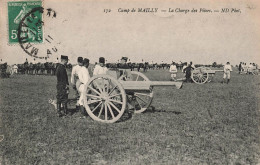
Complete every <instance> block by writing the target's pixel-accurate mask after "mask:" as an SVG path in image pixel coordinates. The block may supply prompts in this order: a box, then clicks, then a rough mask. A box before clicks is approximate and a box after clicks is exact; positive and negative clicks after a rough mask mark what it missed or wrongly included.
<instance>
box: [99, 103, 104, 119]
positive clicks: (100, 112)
mask: <svg viewBox="0 0 260 165" xmlns="http://www.w3.org/2000/svg"><path fill="white" fill-rule="evenodd" d="M101 104H102V106H101V108H100V111H99V114H98V118H99V117H100V115H101V114H102V111H103V109H104V104H103V103H101Z"/></svg>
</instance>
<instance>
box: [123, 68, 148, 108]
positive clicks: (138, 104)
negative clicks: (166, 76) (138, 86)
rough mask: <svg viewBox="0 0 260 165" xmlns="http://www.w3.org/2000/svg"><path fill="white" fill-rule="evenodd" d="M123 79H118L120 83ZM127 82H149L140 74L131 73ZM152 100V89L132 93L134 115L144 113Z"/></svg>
mask: <svg viewBox="0 0 260 165" xmlns="http://www.w3.org/2000/svg"><path fill="white" fill-rule="evenodd" d="M123 78H124V77H123V76H121V77H120V78H119V80H120V81H123V80H124V79H123ZM128 81H150V80H149V79H148V77H146V76H145V75H144V74H143V73H141V72H136V71H131V79H130V80H128ZM152 100H153V88H152V87H151V88H150V89H149V90H142V91H134V102H135V113H142V112H144V111H145V110H146V109H147V108H148V107H149V106H150V105H151V103H152Z"/></svg>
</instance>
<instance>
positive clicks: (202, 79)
mask: <svg viewBox="0 0 260 165" xmlns="http://www.w3.org/2000/svg"><path fill="white" fill-rule="evenodd" d="M208 78H209V75H208V73H207V72H206V71H205V69H204V68H196V69H195V70H194V71H193V72H192V73H191V79H192V80H193V82H195V83H196V84H204V83H206V82H207V81H208Z"/></svg>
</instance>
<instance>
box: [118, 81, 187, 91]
mask: <svg viewBox="0 0 260 165" xmlns="http://www.w3.org/2000/svg"><path fill="white" fill-rule="evenodd" d="M120 83H121V84H122V85H123V87H124V89H125V90H149V89H150V87H154V86H175V87H176V88H177V89H180V88H181V87H182V82H176V81H120Z"/></svg>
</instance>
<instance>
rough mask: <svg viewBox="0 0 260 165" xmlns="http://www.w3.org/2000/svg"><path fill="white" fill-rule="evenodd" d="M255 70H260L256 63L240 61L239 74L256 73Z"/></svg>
mask: <svg viewBox="0 0 260 165" xmlns="http://www.w3.org/2000/svg"><path fill="white" fill-rule="evenodd" d="M255 70H258V65H257V64H255V63H249V64H248V63H245V62H240V64H239V65H238V71H239V74H243V73H245V74H254V73H255V72H254V71H255Z"/></svg>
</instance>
